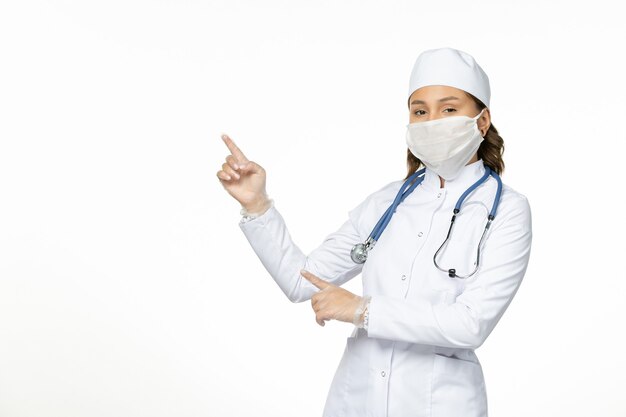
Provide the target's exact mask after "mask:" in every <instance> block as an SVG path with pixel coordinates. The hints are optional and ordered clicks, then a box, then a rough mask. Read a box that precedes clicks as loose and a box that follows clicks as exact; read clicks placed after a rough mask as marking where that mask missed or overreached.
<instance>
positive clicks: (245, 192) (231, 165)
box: [217, 134, 269, 213]
mask: <svg viewBox="0 0 626 417" xmlns="http://www.w3.org/2000/svg"><path fill="white" fill-rule="evenodd" d="M222 140H223V141H224V143H225V144H226V146H227V147H228V150H229V151H230V154H229V155H227V156H226V162H224V163H223V164H222V169H220V170H219V171H217V177H218V178H219V180H220V182H221V183H222V185H223V186H224V189H225V190H226V191H227V192H228V193H229V194H230V195H231V196H232V197H233V198H234V199H235V200H237V201H238V202H239V204H241V206H242V207H245V208H246V210H248V211H249V212H252V213H261V212H264V211H265V210H266V209H267V208H268V207H269V198H268V196H267V192H266V190H265V178H266V174H265V169H263V167H262V166H261V165H259V164H257V163H256V162H254V161H250V160H249V159H248V158H246V156H245V155H244V153H243V152H242V151H241V149H239V147H238V146H237V145H235V142H233V140H232V139H231V138H230V137H229V136H228V135H225V134H224V135H222Z"/></svg>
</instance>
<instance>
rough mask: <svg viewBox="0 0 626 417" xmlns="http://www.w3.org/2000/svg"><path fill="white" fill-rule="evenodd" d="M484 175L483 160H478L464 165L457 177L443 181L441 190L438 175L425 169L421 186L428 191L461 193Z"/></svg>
mask: <svg viewBox="0 0 626 417" xmlns="http://www.w3.org/2000/svg"><path fill="white" fill-rule="evenodd" d="M484 174H485V166H484V165H483V160H482V159H479V160H478V161H476V162H472V163H471V164H468V165H465V166H464V167H463V168H462V169H461V172H459V175H457V176H456V178H454V179H452V180H450V181H445V183H444V185H443V188H441V184H440V182H439V175H437V174H436V173H435V172H434V171H433V170H431V169H430V168H428V167H426V172H425V174H424V181H423V182H422V184H421V186H423V187H424V188H427V189H428V190H429V191H444V190H445V191H446V192H448V193H463V192H464V191H465V190H466V189H468V188H469V187H470V186H471V185H472V184H474V183H475V182H476V181H478V180H479V179H480V178H481V177H482V176H483V175H484Z"/></svg>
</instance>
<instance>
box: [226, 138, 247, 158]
mask: <svg viewBox="0 0 626 417" xmlns="http://www.w3.org/2000/svg"><path fill="white" fill-rule="evenodd" d="M222 139H223V140H224V143H225V144H226V146H227V147H228V150H229V151H230V153H231V154H232V155H233V156H234V157H235V159H237V162H240V163H244V162H248V158H246V156H245V155H244V154H243V152H242V151H241V149H239V147H238V146H237V145H235V142H234V141H233V140H232V139H231V138H230V136H228V135H226V134H223V135H222Z"/></svg>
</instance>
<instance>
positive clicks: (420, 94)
mask: <svg viewBox="0 0 626 417" xmlns="http://www.w3.org/2000/svg"><path fill="white" fill-rule="evenodd" d="M448 96H455V97H458V98H459V101H464V100H467V99H468V96H467V94H466V93H465V91H464V90H461V89H459V88H455V87H450V86H448V85H427V86H424V87H421V88H418V89H417V90H415V91H413V93H412V94H411V97H410V100H415V99H419V100H423V101H427V102H428V101H437V100H438V99H440V98H443V97H448Z"/></svg>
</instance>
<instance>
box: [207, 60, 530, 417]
mask: <svg viewBox="0 0 626 417" xmlns="http://www.w3.org/2000/svg"><path fill="white" fill-rule="evenodd" d="M489 99H490V87H489V80H488V78H487V75H486V74H485V72H484V71H483V70H482V68H481V67H480V66H479V65H478V64H477V63H476V61H475V60H474V59H473V57H472V56H470V55H469V54H467V53H465V52H463V51H459V50H456V49H453V48H439V49H431V50H426V51H424V52H422V53H421V54H420V55H419V56H418V58H417V60H416V61H415V64H414V66H413V70H412V72H411V76H410V81H409V91H408V100H407V105H408V108H409V124H408V125H407V131H406V143H407V146H408V149H407V165H408V172H407V175H406V177H405V178H403V179H401V180H396V181H392V182H390V183H388V184H386V185H385V186H383V187H382V188H380V189H378V190H376V191H374V192H373V193H371V194H370V195H368V196H367V197H366V198H365V199H364V200H363V201H362V202H361V203H360V204H358V205H357V206H356V207H354V208H353V209H352V210H350V211H349V212H348V218H347V219H346V221H345V223H343V225H342V226H341V227H340V228H339V229H338V230H337V231H335V232H333V233H331V234H329V235H328V236H327V237H326V238H325V239H324V241H323V242H322V243H321V244H320V246H319V247H317V248H316V249H314V250H313V251H312V252H311V253H310V254H308V255H306V254H304V253H303V252H302V251H301V250H300V249H299V248H298V246H297V245H296V244H295V243H294V242H293V240H292V239H291V236H290V234H289V232H288V230H287V227H286V225H285V222H284V219H283V217H282V216H281V214H280V212H279V211H278V210H277V208H276V207H275V205H274V202H273V200H272V199H270V198H269V197H268V195H267V193H266V191H265V178H266V176H265V170H264V169H263V168H262V167H261V166H260V165H259V164H257V163H256V162H253V161H250V160H248V159H247V158H246V156H245V155H244V154H243V152H242V151H241V150H240V149H239V148H238V147H237V146H236V145H235V144H234V143H233V141H232V139H230V138H229V137H228V136H226V135H223V136H222V139H223V140H224V142H225V144H226V146H227V147H228V149H229V150H230V152H231V153H230V154H229V155H228V156H227V157H226V162H225V163H224V164H223V165H222V169H221V170H219V171H218V172H217V177H218V178H219V180H220V182H221V183H222V185H223V186H224V188H225V189H226V191H227V192H228V193H229V194H230V195H232V196H233V197H234V198H235V199H236V200H237V201H238V202H239V203H240V204H241V206H242V209H241V214H242V215H243V217H242V219H241V220H240V223H239V225H240V228H241V230H242V231H243V233H244V234H245V236H246V238H247V239H248V241H249V242H250V244H251V246H252V248H253V250H254V251H255V253H256V255H257V256H258V258H259V259H260V261H261V262H262V263H263V265H264V267H265V268H266V269H267V271H268V272H269V274H270V275H271V276H272V278H273V279H274V280H275V281H276V283H277V284H278V285H279V287H280V288H281V289H282V291H283V292H284V293H285V295H286V296H287V297H288V299H289V300H291V301H292V302H302V301H307V300H311V306H312V308H313V311H314V312H315V319H316V321H317V323H318V324H319V325H321V326H323V325H324V324H325V321H327V320H332V319H334V320H339V321H343V322H347V323H353V324H354V331H353V333H352V335H351V336H349V337H348V338H347V341H346V346H345V349H344V352H343V356H342V358H341V361H340V363H339V365H338V367H337V370H336V372H335V375H334V377H333V380H332V382H331V385H330V389H329V390H328V395H327V399H326V404H325V407H324V412H323V416H324V417H357V416H358V417H363V416H371V417H383V416H386V417H407V416H411V417H427V416H428V417H458V416H464V417H486V416H487V392H486V387H485V380H484V377H483V373H482V367H481V364H480V362H479V360H478V358H477V356H476V354H475V352H474V351H475V349H477V348H478V347H479V346H481V345H482V344H483V343H484V341H485V339H486V338H487V336H489V334H490V333H491V331H492V330H493V329H494V327H495V325H496V324H497V323H498V321H499V320H500V318H501V317H502V314H503V313H504V311H505V310H506V309H507V307H508V305H509V304H510V302H511V300H512V299H513V297H514V295H515V293H516V292H517V289H518V288H519V285H520V283H521V281H522V278H523V276H524V274H525V271H526V267H527V265H528V259H529V256H530V247H531V240H532V231H531V212H530V206H529V204H528V201H527V199H526V197H525V196H524V195H522V194H520V193H518V192H517V191H515V190H513V189H512V188H511V187H509V186H507V185H503V184H502V182H501V180H500V177H499V175H498V174H501V173H502V171H503V169H504V162H503V160H502V153H503V140H502V138H501V137H500V136H499V134H498V132H497V130H496V128H495V127H494V126H493V124H492V123H491V113H490V110H489ZM422 165H423V166H422ZM359 273H361V274H362V281H363V296H359V295H356V294H353V293H351V292H349V291H347V290H345V289H344V288H342V287H341V285H342V284H343V283H345V282H346V281H348V280H350V279H352V278H354V277H355V276H356V275H358V274H359Z"/></svg>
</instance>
